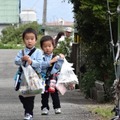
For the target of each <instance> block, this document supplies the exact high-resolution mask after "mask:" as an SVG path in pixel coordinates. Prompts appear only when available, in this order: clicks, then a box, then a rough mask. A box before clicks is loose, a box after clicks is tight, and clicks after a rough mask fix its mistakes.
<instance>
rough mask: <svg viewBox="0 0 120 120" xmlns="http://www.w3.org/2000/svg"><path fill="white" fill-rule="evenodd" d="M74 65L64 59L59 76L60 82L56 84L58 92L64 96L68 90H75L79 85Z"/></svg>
mask: <svg viewBox="0 0 120 120" xmlns="http://www.w3.org/2000/svg"><path fill="white" fill-rule="evenodd" d="M72 66H73V64H72V63H69V62H68V61H67V60H66V59H65V58H64V63H63V65H62V68H61V71H60V74H59V75H58V81H57V84H56V88H57V89H58V91H59V92H60V93H61V94H62V95H64V94H65V92H66V91H67V90H73V89H74V88H75V84H78V78H77V76H76V75H75V73H74V71H73V70H74V68H73V67H72Z"/></svg>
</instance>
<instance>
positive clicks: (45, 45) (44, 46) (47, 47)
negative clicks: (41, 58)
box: [42, 41, 54, 55]
mask: <svg viewBox="0 0 120 120" xmlns="http://www.w3.org/2000/svg"><path fill="white" fill-rule="evenodd" d="M42 49H43V51H44V53H45V54H48V55H49V54H51V53H52V52H53V49H54V46H53V44H52V42H51V41H45V42H43V44H42Z"/></svg>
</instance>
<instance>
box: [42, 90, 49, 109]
mask: <svg viewBox="0 0 120 120" xmlns="http://www.w3.org/2000/svg"><path fill="white" fill-rule="evenodd" d="M48 99H49V92H44V94H41V103H42V106H41V110H42V109H43V108H47V109H48V110H49V105H48V102H49V100H48Z"/></svg>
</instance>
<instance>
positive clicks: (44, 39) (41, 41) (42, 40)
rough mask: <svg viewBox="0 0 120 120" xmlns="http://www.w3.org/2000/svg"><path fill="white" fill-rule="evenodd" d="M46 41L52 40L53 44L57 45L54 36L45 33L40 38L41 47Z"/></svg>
mask: <svg viewBox="0 0 120 120" xmlns="http://www.w3.org/2000/svg"><path fill="white" fill-rule="evenodd" d="M46 41H51V43H52V45H53V46H54V45H55V43H54V40H53V38H52V37H51V36H50V35H45V36H43V37H42V38H41V39H40V47H41V48H42V46H43V43H44V42H46Z"/></svg>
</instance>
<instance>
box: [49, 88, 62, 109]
mask: <svg viewBox="0 0 120 120" xmlns="http://www.w3.org/2000/svg"><path fill="white" fill-rule="evenodd" d="M51 97H52V101H53V108H54V109H56V108H61V106H60V99H59V95H58V90H55V92H54V93H51Z"/></svg>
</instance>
